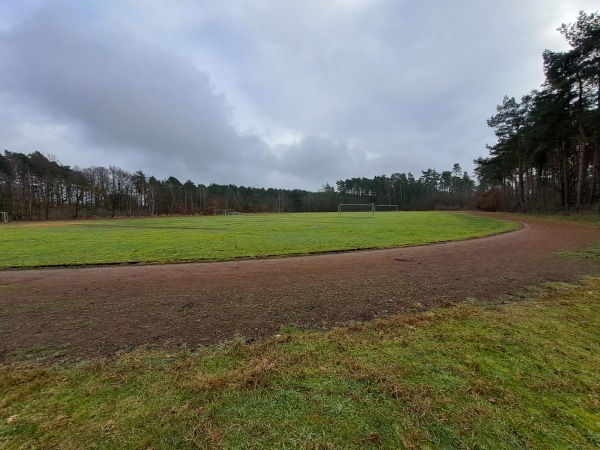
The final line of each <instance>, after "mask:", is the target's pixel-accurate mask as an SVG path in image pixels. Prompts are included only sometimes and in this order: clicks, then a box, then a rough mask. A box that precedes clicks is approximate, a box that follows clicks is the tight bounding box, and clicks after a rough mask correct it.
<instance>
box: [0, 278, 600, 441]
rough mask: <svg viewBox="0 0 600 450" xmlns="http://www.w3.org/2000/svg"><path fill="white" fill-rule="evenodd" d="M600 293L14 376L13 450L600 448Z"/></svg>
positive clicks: (564, 292) (10, 404)
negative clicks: (41, 449) (36, 449)
mask: <svg viewBox="0 0 600 450" xmlns="http://www.w3.org/2000/svg"><path fill="white" fill-rule="evenodd" d="M599 330H600V279H598V278H588V279H587V280H585V281H584V282H583V284H582V285H579V286H575V285H565V284H554V285H552V286H547V288H546V291H545V292H544V293H542V294H538V295H537V296H536V297H534V298H531V299H528V300H524V301H521V302H519V303H513V304H509V305H502V306H481V305H475V304H472V305H461V306H456V307H452V308H447V309H440V310H435V311H430V312H427V313H420V314H412V315H403V316H398V317H392V318H389V319H385V320H379V321H375V322H371V323H366V324H356V325H351V326H349V327H346V328H343V329H334V330H332V331H329V332H326V333H317V332H307V331H301V330H294V329H288V330H282V332H281V334H280V335H278V336H275V337H274V338H273V339H271V340H270V341H267V342H263V343H259V344H253V345H247V344H244V343H243V342H242V341H241V340H240V341H235V342H231V343H228V344H224V345H221V346H216V347H211V348H203V349H200V350H199V351H198V352H195V353H190V352H179V353H167V352H161V351H144V350H138V351H135V352H131V353H124V354H122V355H121V356H120V357H118V358H117V359H116V360H115V361H107V362H88V363H83V364H80V365H77V366H70V367H60V366H51V367H43V366H20V365H13V366H4V367H0V448H6V449H12V448H61V449H76V448H101V449H117V448H118V449H138V448H153V449H172V448H178V449H187V448H190V449H192V448H204V449H218V448H227V449H270V448H272V449H282V448H287V449H338V448H344V449H365V448H366V449H368V448H373V449H375V448H384V449H424V448H430V449H465V448H472V449H475V448H477V449H494V450H501V449H515V448H524V449H525V448H527V449H547V448H552V449H563V448H564V449H570V448H579V449H592V448H598V447H600V372H599V371H598V368H599V367H600V331H599Z"/></svg>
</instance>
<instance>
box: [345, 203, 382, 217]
mask: <svg viewBox="0 0 600 450" xmlns="http://www.w3.org/2000/svg"><path fill="white" fill-rule="evenodd" d="M337 212H338V216H341V215H342V213H350V212H359V213H365V212H366V213H371V215H375V203H340V204H339V205H338V209H337Z"/></svg>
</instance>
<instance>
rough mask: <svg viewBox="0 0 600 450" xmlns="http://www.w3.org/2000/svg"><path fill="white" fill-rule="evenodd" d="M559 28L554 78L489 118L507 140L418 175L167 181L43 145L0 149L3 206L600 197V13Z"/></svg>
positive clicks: (19, 216) (570, 205) (216, 210)
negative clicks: (326, 180) (293, 182)
mask: <svg viewBox="0 0 600 450" xmlns="http://www.w3.org/2000/svg"><path fill="white" fill-rule="evenodd" d="M558 31H560V33H561V34H562V35H563V36H564V37H565V39H566V40H567V42H568V44H569V46H570V50H568V51H565V52H553V51H550V50H546V51H545V52H544V53H543V55H542V57H543V63H544V72H545V78H546V80H545V82H544V84H543V85H542V86H541V88H540V89H538V90H533V91H531V93H529V94H527V95H525V96H523V97H522V98H521V100H520V101H518V100H515V98H513V97H510V98H509V97H508V96H507V97H504V100H503V102H502V104H501V105H499V106H498V107H497V114H496V115H494V116H493V117H491V118H490V119H489V120H488V125H489V126H490V127H492V128H493V129H494V132H495V135H496V137H497V142H496V143H495V144H494V145H490V146H488V150H489V156H488V157H485V158H483V157H482V158H478V159H477V160H475V161H474V162H475V166H476V167H475V174H476V177H477V181H478V183H477V185H476V183H475V181H474V180H473V179H471V177H470V176H469V174H468V173H467V172H465V171H463V170H462V169H461V167H460V165H459V164H455V165H454V167H453V168H452V169H451V170H445V171H442V172H437V171H436V170H432V169H428V170H426V171H422V172H421V175H420V176H419V177H418V178H416V177H415V176H413V175H412V174H411V173H408V174H407V173H393V174H392V175H391V176H387V175H381V176H376V177H374V178H372V179H371V178H364V177H363V178H351V179H347V180H338V181H337V182H336V183H335V186H330V185H329V184H326V185H324V186H323V187H322V189H321V190H319V191H318V192H309V191H305V190H300V189H293V190H286V189H272V188H270V189H265V188H253V187H244V186H235V185H219V184H209V185H204V184H195V183H194V182H192V181H191V180H188V181H186V182H184V183H182V182H181V181H179V180H178V179H177V178H175V177H169V178H167V179H164V180H158V179H157V178H155V177H153V176H148V175H146V174H145V173H144V172H142V171H138V172H135V173H130V172H127V171H125V170H123V169H120V168H118V167H114V166H110V167H108V168H106V167H91V168H87V169H79V168H71V167H70V166H64V165H61V164H60V163H59V162H57V161H54V160H52V159H49V158H48V157H46V156H45V155H44V154H42V153H40V152H37V151H36V152H33V153H31V154H22V153H14V152H10V151H7V150H5V151H4V154H0V211H5V212H7V213H8V216H9V218H10V219H11V220H46V219H55V218H79V217H107V216H110V217H115V216H149V215H172V214H223V213H227V212H233V211H235V212H253V213H260V212H305V211H335V210H336V209H337V205H338V204H340V203H375V204H380V205H397V206H398V208H399V209H401V210H402V209H404V210H408V209H414V210H419V209H458V208H469V207H473V206H475V207H477V208H479V209H484V210H508V211H522V212H530V211H535V212H540V211H544V212H556V211H573V210H581V209H583V208H590V207H591V206H593V205H600V186H599V183H600V16H599V15H598V13H591V14H586V13H585V12H583V11H582V12H580V13H579V16H578V18H577V21H576V22H575V23H572V24H563V25H562V26H561V27H560V28H559V29H558Z"/></svg>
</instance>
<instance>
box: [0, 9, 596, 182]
mask: <svg viewBox="0 0 600 450" xmlns="http://www.w3.org/2000/svg"><path fill="white" fill-rule="evenodd" d="M597 5H598V3H597V0H595V1H587V0H504V1H496V2H491V1H481V0H453V1H447V0H430V1H427V2H420V1H416V0H412V1H404V0H231V1H229V0H221V1H214V0H207V1H201V0H178V1H172V0H171V1H168V0H162V1H161V0H114V1H107V0H101V1H100V0H99V1H94V0H85V1H81V0H48V1H42V0H18V1H9V0H3V1H1V2H0V145H1V147H0V150H1V149H6V150H10V151H13V152H22V153H31V152H33V151H36V150H37V151H40V152H42V153H44V154H46V155H50V156H53V157H55V158H56V159H57V160H58V161H59V162H60V163H61V164H65V165H71V166H79V167H80V168H85V167H90V166H109V165H116V166H119V167H121V168H123V169H126V170H129V171H136V170H140V169H141V170H143V171H144V172H145V173H146V174H147V175H154V176H156V177H157V178H166V177H168V176H171V175H172V176H175V177H177V178H178V179H179V180H180V181H182V182H185V181H186V180H188V179H190V180H192V181H193V182H194V183H203V184H210V183H232V184H237V185H245V186H255V187H277V188H303V189H311V190H314V189H319V188H321V186H322V185H324V184H325V183H330V184H332V185H333V184H334V183H335V182H336V180H339V179H346V178H351V177H362V176H365V177H373V176H375V175H381V174H386V175H391V174H392V173H394V172H412V173H413V174H415V175H416V176H417V177H418V176H420V174H421V172H420V171H421V170H425V169H427V168H432V169H437V170H439V171H441V170H450V169H451V168H452V166H453V164H454V163H459V164H461V165H462V167H463V168H464V169H466V170H468V171H469V172H471V171H472V169H473V164H472V161H473V159H474V158H477V157H478V156H485V155H486V150H485V145H486V144H493V143H494V136H493V133H492V131H491V130H490V129H488V127H487V125H486V119H488V118H489V117H491V116H492V115H493V114H494V113H495V108H496V105H497V104H499V103H501V102H502V98H503V97H504V95H509V96H515V97H517V98H519V97H521V96H522V95H524V94H526V93H528V92H529V91H530V90H532V89H535V88H537V87H539V85H540V84H541V83H542V81H543V70H542V52H543V51H544V49H552V50H555V51H559V50H565V49H566V48H567V47H566V43H565V42H564V39H563V37H562V36H561V35H560V33H558V32H557V31H556V28H557V27H558V26H560V24H561V23H563V22H567V23H568V22H574V21H575V19H576V17H577V14H578V11H579V10H585V11H586V12H588V13H589V12H593V11H596V10H597V9H598V7H597Z"/></svg>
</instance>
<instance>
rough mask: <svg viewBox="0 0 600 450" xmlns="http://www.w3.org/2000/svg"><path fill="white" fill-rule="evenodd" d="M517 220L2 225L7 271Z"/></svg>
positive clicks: (294, 217) (453, 235)
mask: <svg viewBox="0 0 600 450" xmlns="http://www.w3.org/2000/svg"><path fill="white" fill-rule="evenodd" d="M516 227H517V225H516V224H515V223H513V222H508V221H497V220H492V219H489V218H484V217H476V216H471V215H467V214H461V213H445V212H393V213H392V212H388V213H384V212H381V213H377V214H375V216H371V215H369V214H368V213H358V214H357V213H354V214H353V213H346V214H345V215H343V216H341V217H338V216H337V215H336V214H335V213H306V214H262V215H258V214H255V215H239V216H209V217H207V216H194V217H161V218H138V219H114V220H87V221H86V220H79V221H70V222H29V223H12V224H8V225H3V226H2V227H1V229H0V243H1V245H2V251H1V252H0V268H34V267H52V266H85V265H102V264H135V263H142V264H152V263H174V262H192V261H228V260H235V259H251V258H266V257H283V256H290V255H306V254H311V253H322V252H334V251H345V250H357V249H374V248H390V247H402V246H410V245H423V244H429V243H434V242H443V241H451V240H460V239H468V238H473V237H482V236H487V235H491V234H496V233H502V232H505V231H510V230H513V229H515V228H516Z"/></svg>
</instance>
